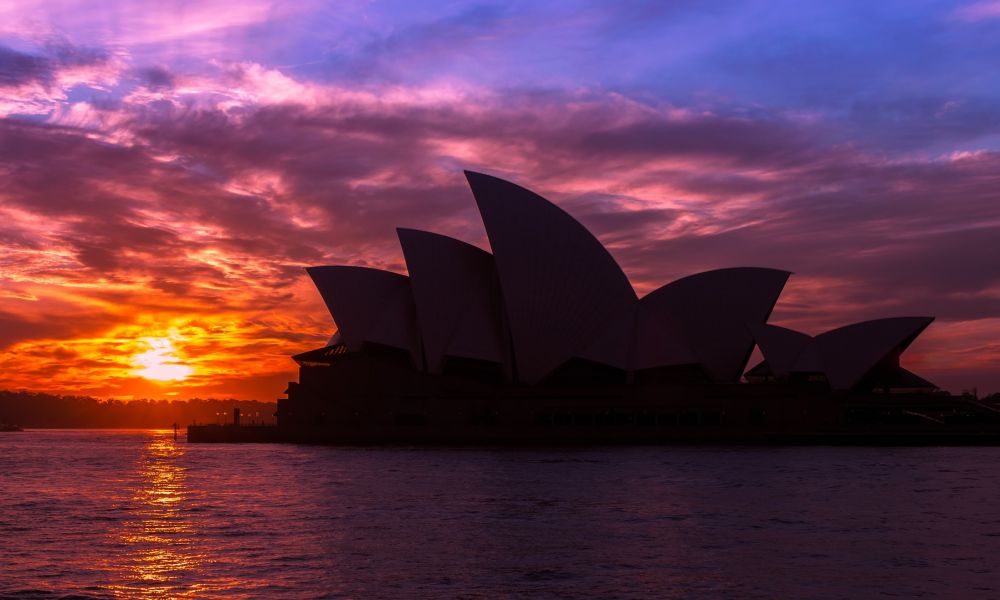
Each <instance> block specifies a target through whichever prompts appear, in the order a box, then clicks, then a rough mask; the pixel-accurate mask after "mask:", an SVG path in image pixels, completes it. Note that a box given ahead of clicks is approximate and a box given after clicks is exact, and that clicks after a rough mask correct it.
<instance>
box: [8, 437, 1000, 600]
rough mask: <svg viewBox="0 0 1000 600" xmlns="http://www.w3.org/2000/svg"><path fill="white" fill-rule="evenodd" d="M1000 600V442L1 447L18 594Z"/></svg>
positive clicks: (71, 441) (11, 571)
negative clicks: (922, 599)
mask: <svg viewBox="0 0 1000 600" xmlns="http://www.w3.org/2000/svg"><path fill="white" fill-rule="evenodd" d="M65 596H74V597H82V598H91V597H92V598H118V597H120V598H181V597H192V598H358V599H368V598H435V599H438V598H466V599H472V598H482V599H487V598H489V599H493V598H608V599H611V598H623V599H625V598H649V599H653V598H656V599H660V598H761V599H763V598H831V599H834V598H837V599H839V598H881V597H900V598H910V597H925V598H1000V448H975V447H973V448H824V447H810V448H789V447H784V448H739V447H720V448H676V447H662V448H661V447H641V448H590V449H585V448H557V449H545V448H539V449H524V450H513V449H509V448H507V449H483V448H476V449H425V448H418V449H407V448H331V447H319V446H294V445H255V444H239V445H226V444H219V445H216V444H211V445H198V444H187V443H186V442H185V441H184V440H183V437H182V438H181V440H180V441H177V442H175V441H174V440H173V435H172V432H169V431H67V430H47V431H45V430H35V431H26V432H22V433H4V434H0V598H6V597H12V598H25V597H26V598H62V597H65Z"/></svg>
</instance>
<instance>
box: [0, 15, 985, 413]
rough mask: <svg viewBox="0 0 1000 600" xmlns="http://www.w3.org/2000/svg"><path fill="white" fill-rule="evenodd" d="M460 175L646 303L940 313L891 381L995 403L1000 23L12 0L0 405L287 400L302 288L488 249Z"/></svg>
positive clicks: (961, 18) (797, 321)
mask: <svg viewBox="0 0 1000 600" xmlns="http://www.w3.org/2000/svg"><path fill="white" fill-rule="evenodd" d="M463 169H472V170H477V171H482V172H486V173H490V174H494V175H497V176H500V177H504V178H507V179H510V180H513V181H515V182H517V183H520V184H522V185H525V186H527V187H529V188H531V189H533V190H535V191H537V192H539V193H541V194H542V195H544V196H546V197H547V198H549V199H551V200H553V201H554V202H556V203H558V204H559V205H560V206H562V207H563V208H565V209H566V210H567V211H569V212H570V213H571V214H572V215H574V216H575V217H577V218H578V219H579V220H580V221H581V222H583V223H584V224H585V225H586V226H587V227H588V228H590V229H591V231H593V232H594V233H595V234H596V235H597V236H598V237H599V238H600V240H601V241H602V242H604V243H605V244H606V245H607V246H608V247H609V249H610V250H611V252H612V254H613V255H614V256H615V258H616V259H617V260H618V261H619V262H620V263H621V265H622V267H623V269H624V270H625V272H626V274H627V275H628V276H629V278H630V279H631V281H632V283H633V285H634V286H635V287H636V289H637V291H638V292H639V293H640V294H643V293H646V292H648V291H650V290H652V289H655V288H656V287H658V286H660V285H662V284H664V283H666V282H669V281H671V280H673V279H676V278H678V277H681V276H683V275H686V274H690V273H694V272H696V271H700V270H706V269H712V268H721V267H732V266H762V267H773V268H782V269H787V270H790V271H793V272H794V275H793V276H792V277H791V279H790V280H789V282H788V285H787V286H786V288H785V291H784V292H783V294H782V296H781V299H780V300H779V302H778V304H777V306H776V308H775V311H774V314H773V315H772V318H771V322H772V323H776V324H779V325H784V326H788V327H793V328H795V329H799V330H801V331H805V332H807V333H810V334H818V333H821V332H823V331H825V330H828V329H831V328H833V327H837V326H840V325H844V324H847V323H851V322H854V321H859V320H864V319H870V318H878V317H886V316H900V315H930V316H935V317H936V321H935V322H934V323H933V324H932V325H931V326H930V328H929V329H928V330H927V331H926V332H925V333H924V334H923V335H922V336H921V337H920V338H919V339H918V340H917V341H916V342H915V343H914V345H913V346H911V348H910V350H909V351H908V352H907V353H906V354H905V355H904V357H903V365H904V366H905V367H907V368H910V369H911V370H914V371H916V372H918V373H920V374H921V375H923V376H925V377H927V378H928V379H930V380H932V381H934V382H935V383H937V384H939V385H940V386H942V387H943V388H946V389H949V390H951V391H955V392H958V391H961V390H963V389H971V388H976V389H978V391H979V392H980V393H981V394H982V393H988V392H994V391H1000V0H988V1H972V2H938V1H923V0H886V1H881V2H871V1H870V0H866V1H864V2H860V1H850V0H848V1H844V2H820V1H816V2H803V1H801V0H798V1H783V0H759V1H758V0H735V1H734V0H727V1H725V2H716V1H713V0H699V1H697V2H695V1H690V2H689V1H683V0H681V1H675V2H663V1H648V2H647V1H633V0H619V1H616V2H590V1H583V0H572V1H559V2H538V1H534V0H533V1H530V2H527V1H525V2H521V1H512V2H496V3H472V2H404V1H399V2H350V1H344V2H326V3H322V2H313V1H312V0H304V1H297V2H278V1H267V0H241V1H240V2H233V1H231V0H229V1H227V0H198V1H197V2H195V1H191V2H187V1H180V2H163V3H150V2H146V1H145V0H117V1H116V0H109V1H107V2H100V3H98V2H92V1H90V2H87V1H81V0H0V388H7V389H30V390H37V391H46V392H52V393H63V394H89V395H95V396H99V397H107V398H121V399H129V398H138V397H152V398H177V399H182V398H190V397H236V398H248V399H250V398H252V399H259V400H273V399H274V398H277V397H278V396H280V395H281V393H282V391H283V390H284V389H285V385H286V384H287V382H288V381H289V380H294V379H296V369H295V364H294V362H293V361H291V360H290V358H289V356H290V355H292V354H295V353H298V352H302V351H306V350H309V349H312V348H315V347H319V346H322V345H323V344H324V343H325V341H326V339H327V338H328V337H329V336H330V334H331V333H332V332H333V331H334V329H335V326H334V324H333V322H332V320H331V318H330V316H329V314H328V312H327V311H326V310H325V308H324V306H323V303H322V301H321V299H320V297H319V294H318V293H317V292H316V291H315V289H314V288H313V286H312V284H311V282H310V281H309V279H308V277H307V275H306V273H305V271H304V267H306V266H310V265H323V264H355V265H367V266H374V267H379V268H385V269H390V270H395V271H399V272H405V265H404V264H403V261H402V254H401V251H400V250H399V247H398V243H397V241H396V238H395V229H394V228H395V227H397V226H404V227H414V228H420V229H429V230H433V231H437V232H440V233H444V234H447V235H452V236H454V237H457V238H460V239H463V240H466V241H469V242H472V243H475V244H478V245H480V246H482V247H488V245H487V244H488V243H487V240H486V235H485V232H484V230H483V227H482V223H481V221H480V219H479V217H478V214H477V212H476V209H475V203H474V201H473V198H472V196H471V193H470V192H469V190H468V188H467V185H466V183H465V180H464V177H463V176H462V170H463ZM751 366H752V365H751Z"/></svg>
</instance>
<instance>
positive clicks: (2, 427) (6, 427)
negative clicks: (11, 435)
mask: <svg viewBox="0 0 1000 600" xmlns="http://www.w3.org/2000/svg"><path fill="white" fill-rule="evenodd" d="M0 431H24V427H21V426H20V425H13V424H11V423H0Z"/></svg>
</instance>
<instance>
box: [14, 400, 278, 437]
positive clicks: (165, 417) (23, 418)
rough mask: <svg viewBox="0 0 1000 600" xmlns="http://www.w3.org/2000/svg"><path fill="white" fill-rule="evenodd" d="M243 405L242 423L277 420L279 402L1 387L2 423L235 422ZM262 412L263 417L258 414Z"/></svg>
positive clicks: (82, 425) (121, 424)
mask: <svg viewBox="0 0 1000 600" xmlns="http://www.w3.org/2000/svg"><path fill="white" fill-rule="evenodd" d="M233 408H239V409H240V412H241V413H242V418H241V420H242V422H244V423H250V422H251V421H253V420H256V421H258V422H259V421H260V420H263V421H264V422H265V423H274V411H275V408H276V404H275V403H274V402H258V401H256V400H232V399H230V400H215V399H206V400H203V399H200V398H194V399H192V400H130V401H127V402H123V401H121V400H101V399H99V398H92V397H90V396H55V395H52V394H44V393H38V392H24V391H22V392H12V391H0V423H8V424H15V425H20V426H21V427H28V428H31V427H74V428H75V427H79V428H91V427H93V428H116V427H120V428H133V427H134V428H154V429H162V428H169V427H171V426H172V425H173V424H174V423H177V424H178V425H181V426H184V425H189V424H191V423H193V422H198V423H219V422H223V421H226V422H231V421H232V418H233ZM258 415H259V417H258Z"/></svg>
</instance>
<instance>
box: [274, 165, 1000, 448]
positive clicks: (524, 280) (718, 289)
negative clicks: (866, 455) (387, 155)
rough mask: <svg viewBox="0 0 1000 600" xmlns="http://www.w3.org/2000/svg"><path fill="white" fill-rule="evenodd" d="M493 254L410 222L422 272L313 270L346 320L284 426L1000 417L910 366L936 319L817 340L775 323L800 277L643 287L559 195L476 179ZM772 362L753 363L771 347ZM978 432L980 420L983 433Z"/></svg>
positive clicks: (338, 431)
mask: <svg viewBox="0 0 1000 600" xmlns="http://www.w3.org/2000/svg"><path fill="white" fill-rule="evenodd" d="M466 177H467V179H468V182H469V185H470V186H471V188H472V194H473V196H474V198H475V202H476V204H477V205H478V208H479V212H480V214H481V215H482V219H483V224H484V225H485V228H486V233H487V235H488V238H489V245H490V249H491V252H486V251H484V250H482V249H480V248H478V247H476V246H473V245H470V244H468V243H465V242H462V241H459V240H456V239H453V238H449V237H446V236H443V235H439V234H436V233H431V232H427V231H418V230H414V229H398V230H397V232H398V236H399V243H400V245H401V246H402V251H403V256H404V258H405V260H406V267H407V271H408V275H403V274H400V273H394V272H390V271H384V270H378V269H372V268H367V267H355V266H317V267H311V268H309V269H307V270H308V273H309V275H310V276H311V277H312V280H313V281H314V282H315V284H316V287H317V288H318V290H319V293H320V294H321V295H322V297H323V300H324V301H325V303H326V306H327V308H328V309H329V311H330V314H331V315H332V317H333V320H334V322H335V323H336V325H337V328H338V330H337V332H336V333H335V334H334V336H333V337H332V338H331V339H330V341H329V343H328V344H327V345H326V346H325V347H323V348H319V349H315V350H311V351H308V352H304V353H302V354H299V355H297V356H295V357H294V359H295V361H296V362H297V363H298V364H299V366H300V375H299V381H298V382H293V383H291V384H290V385H289V388H288V390H287V395H288V397H287V399H281V400H279V405H278V424H279V428H280V429H282V431H283V432H284V434H285V435H286V437H289V438H292V439H297V440H305V441H328V442H344V443H353V442H379V441H398V442H414V443H420V442H431V443H433V442H459V443H482V442H486V443H494V442H495V443H505V442H557V443H558V442H642V443H661V442H662V443H670V442H685V441H691V442H702V441H706V442H713V441H761V440H778V439H785V440H788V439H807V438H809V436H814V437H815V436H820V437H823V436H826V437H830V436H848V437H850V436H856V435H861V436H864V435H870V434H872V433H873V432H875V433H878V434H879V435H882V434H886V435H890V434H893V432H896V433H904V434H912V433H914V432H934V431H938V432H942V434H948V435H951V434H953V433H954V432H955V431H956V429H955V428H956V427H961V426H962V424H966V425H968V426H971V427H973V428H980V429H981V428H983V427H986V428H992V429H993V430H995V429H996V425H995V423H996V421H997V419H996V417H997V415H995V414H993V413H990V412H989V411H988V410H987V408H986V407H981V406H979V405H977V404H976V403H975V402H974V401H973V400H972V399H970V398H965V397H961V396H953V395H950V394H948V393H946V392H942V391H940V390H937V388H936V386H935V385H934V384H933V383H931V382H929V381H927V380H926V379H924V378H922V377H921V376H919V375H918V374H915V373H913V372H911V371H909V370H907V369H905V368H903V367H902V366H901V364H900V358H901V355H902V354H903V353H904V351H905V350H906V349H907V347H908V346H909V345H910V344H911V343H912V342H913V341H914V339H916V337H917V336H918V335H920V333H921V332H923V331H924V329H925V328H926V327H927V326H928V325H929V324H930V323H931V321H932V320H933V318H931V317H892V318H886V319H878V320H874V321H866V322H862V323H855V324H850V325H846V326H844V327H840V328H837V329H833V330H831V331H827V332H825V333H822V334H819V335H816V336H810V335H806V334H804V333H801V332H798V331H793V330H791V329H786V328H784V327H779V326H776V325H771V324H769V323H768V317H769V316H770V314H771V311H772V309H773V307H774V305H775V303H776V302H777V301H778V297H779V295H780V294H781V292H782V289H783V288H784V286H785V285H786V283H787V281H788V279H789V276H790V275H791V273H789V272H788V271H782V270H777V269H771V268H759V267H735V268H726V269H719V270H713V271H706V272H703V273H695V274H692V275H689V276H687V277H683V278H681V279H678V280H676V281H672V282H670V283H666V284H665V285H663V286H662V287H660V288H658V289H656V290H655V291H653V292H651V293H649V294H647V295H645V296H643V297H641V298H640V297H638V296H637V294H636V292H635V290H634V289H633V287H632V285H631V284H630V282H629V280H628V278H627V277H626V276H625V274H624V273H623V272H622V269H621V268H620V267H619V266H618V264H617V263H616V262H615V260H614V258H613V257H612V256H611V254H610V253H609V252H608V251H607V249H606V248H605V247H604V246H603V245H602V244H601V243H600V242H599V241H598V240H597V238H595V237H594V236H593V235H592V234H591V233H590V232H589V231H588V230H587V229H586V228H585V227H584V226H583V225H581V224H580V223H579V222H578V221H576V220H575V219H574V218H573V217H572V216H570V215H569V214H567V213H566V212H565V211H563V210H562V209H561V208H559V207H558V206H556V205H555V204H553V203H551V202H549V201H547V200H545V199H544V198H542V197H541V196H539V195H537V194H535V193H533V192H531V191H529V190H527V189H525V188H522V187H519V186H517V185H515V184H513V183H510V182H507V181H504V180H502V179H498V178H496V177H491V176H489V175H483V174H480V173H472V172H466ZM755 346H756V347H758V348H759V349H760V353H761V355H762V356H763V360H762V361H761V362H759V364H756V365H753V366H752V367H751V368H749V369H748V368H747V367H748V366H749V365H748V362H749V360H750V357H751V355H752V351H753V349H754V347H755ZM976 431H979V429H976Z"/></svg>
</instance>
